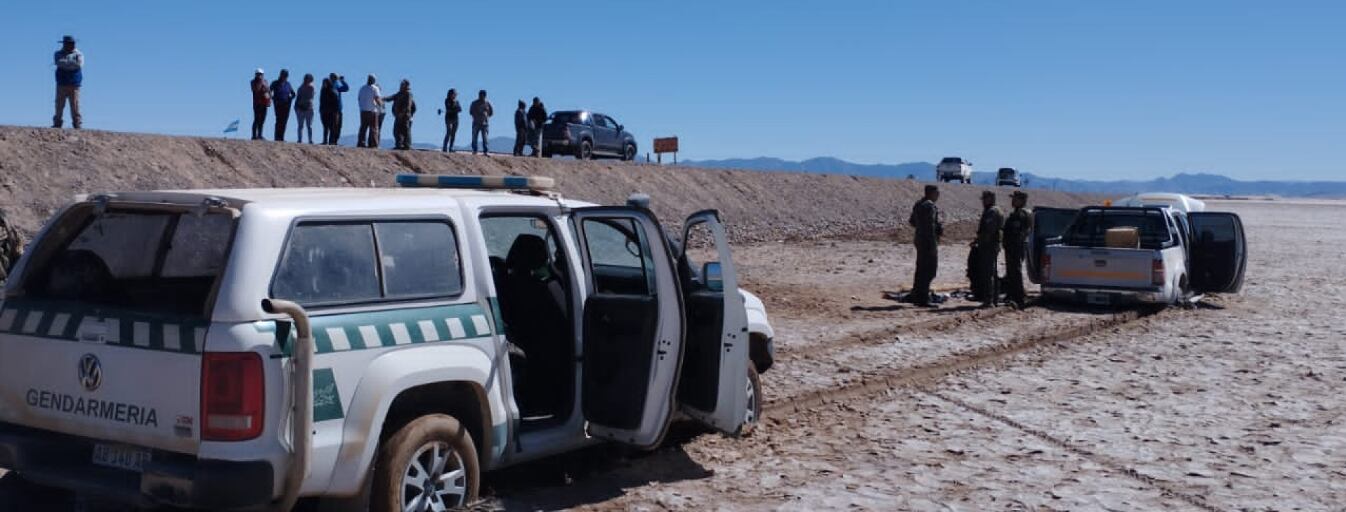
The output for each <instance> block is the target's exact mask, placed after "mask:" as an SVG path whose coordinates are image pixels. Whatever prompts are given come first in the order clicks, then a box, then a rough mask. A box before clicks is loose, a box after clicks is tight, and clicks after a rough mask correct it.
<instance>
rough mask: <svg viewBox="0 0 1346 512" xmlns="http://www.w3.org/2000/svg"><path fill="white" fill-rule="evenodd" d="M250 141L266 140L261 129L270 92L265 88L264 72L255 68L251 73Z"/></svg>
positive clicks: (264, 123)
mask: <svg viewBox="0 0 1346 512" xmlns="http://www.w3.org/2000/svg"><path fill="white" fill-rule="evenodd" d="M251 86H252V140H266V138H265V137H263V136H262V127H263V126H266V109H267V108H268V107H270V106H271V90H270V89H267V88H266V71H263V70H262V68H257V71H254V72H253V73H252V84H251Z"/></svg>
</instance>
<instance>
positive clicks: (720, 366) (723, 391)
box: [678, 210, 751, 434]
mask: <svg viewBox="0 0 1346 512" xmlns="http://www.w3.org/2000/svg"><path fill="white" fill-rule="evenodd" d="M678 271H679V274H680V275H681V277H682V284H683V286H682V289H683V300H684V302H685V303H686V304H687V342H686V354H685V355H684V356H683V362H682V377H681V380H680V382H679V384H678V403H679V404H680V405H681V406H682V410H683V412H685V413H687V415H688V416H691V417H692V418H694V419H697V420H699V421H701V422H702V423H705V424H707V425H709V426H710V427H712V428H714V429H716V430H719V431H721V432H725V433H728V434H736V433H738V431H739V429H740V428H741V427H742V426H743V422H744V421H745V420H746V417H747V411H748V409H747V408H748V391H747V390H748V389H751V387H750V386H751V383H750V382H749V381H748V365H749V364H750V363H749V362H748V349H749V347H748V310H747V308H746V307H745V306H744V303H743V295H742V294H741V293H739V289H738V274H737V273H736V271H735V269H734V260H733V258H732V257H731V256H730V254H729V241H728V239H727V238H726V237H725V234H724V225H723V224H722V223H721V222H720V214H719V212H717V211H714V210H705V211H701V212H697V213H695V214H693V215H692V216H691V217H688V218H687V222H686V223H685V224H684V225H683V234H682V253H681V254H680V255H679V257H678Z"/></svg>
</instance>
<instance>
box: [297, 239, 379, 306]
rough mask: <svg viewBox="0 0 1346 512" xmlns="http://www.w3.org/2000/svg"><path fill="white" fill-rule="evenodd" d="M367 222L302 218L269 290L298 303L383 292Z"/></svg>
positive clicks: (363, 298)
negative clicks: (323, 221)
mask: <svg viewBox="0 0 1346 512" xmlns="http://www.w3.org/2000/svg"><path fill="white" fill-rule="evenodd" d="M374 262H375V255H374V231H373V229H372V228H371V227H370V225H369V224H301V225H299V226H296V227H295V228H294V231H293V232H292V233H291V234H290V243H289V246H288V247H286V249H285V256H284V257H283V259H282V260H281V265H280V269H279V271H278V272H277V273H276V280H275V283H273V285H272V288H271V291H272V295H273V296H275V297H280V298H284V299H288V300H295V301H298V302H300V303H302V304H306V305H307V304H323V303H335V302H364V301H370V300H376V299H379V298H380V297H382V293H381V291H380V289H379V276H378V269H377V268H376V267H375V266H374Z"/></svg>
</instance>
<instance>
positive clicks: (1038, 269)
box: [1027, 207, 1080, 284]
mask: <svg viewBox="0 0 1346 512" xmlns="http://www.w3.org/2000/svg"><path fill="white" fill-rule="evenodd" d="M1079 212H1080V211H1079V210H1076V209H1073V208H1047V207H1039V208H1034V209H1033V229H1032V230H1030V231H1029V234H1028V254H1027V256H1028V262H1027V263H1028V280H1029V281H1032V282H1033V283H1034V284H1042V255H1043V254H1046V252H1047V241H1048V240H1051V239H1053V238H1059V237H1061V236H1064V235H1065V234H1066V229H1067V228H1069V227H1070V223H1072V222H1074V221H1075V215H1076V214H1078V213H1079Z"/></svg>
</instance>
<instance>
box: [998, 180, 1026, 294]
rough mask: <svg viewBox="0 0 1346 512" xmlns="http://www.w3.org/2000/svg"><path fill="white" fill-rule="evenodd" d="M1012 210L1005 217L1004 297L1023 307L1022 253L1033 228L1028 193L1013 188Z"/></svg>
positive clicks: (1003, 241)
mask: <svg viewBox="0 0 1346 512" xmlns="http://www.w3.org/2000/svg"><path fill="white" fill-rule="evenodd" d="M1010 205H1011V206H1013V207H1014V210H1013V211H1011V212H1010V214H1009V216H1008V217H1006V219H1005V229H1004V238H1003V239H1002V240H1001V243H1003V244H1004V248H1005V298H1006V299H1007V300H1009V302H1010V304H1013V305H1014V306H1015V307H1017V308H1023V307H1024V304H1025V303H1026V302H1027V299H1028V295H1027V293H1026V292H1024V274H1023V266H1024V253H1025V252H1026V251H1027V249H1028V233H1029V231H1031V230H1032V229H1033V213H1032V212H1030V211H1029V210H1028V209H1027V208H1025V207H1026V206H1027V205H1028V194H1027V193H1025V192H1024V191H1022V190H1015V191H1014V193H1013V194H1010Z"/></svg>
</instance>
